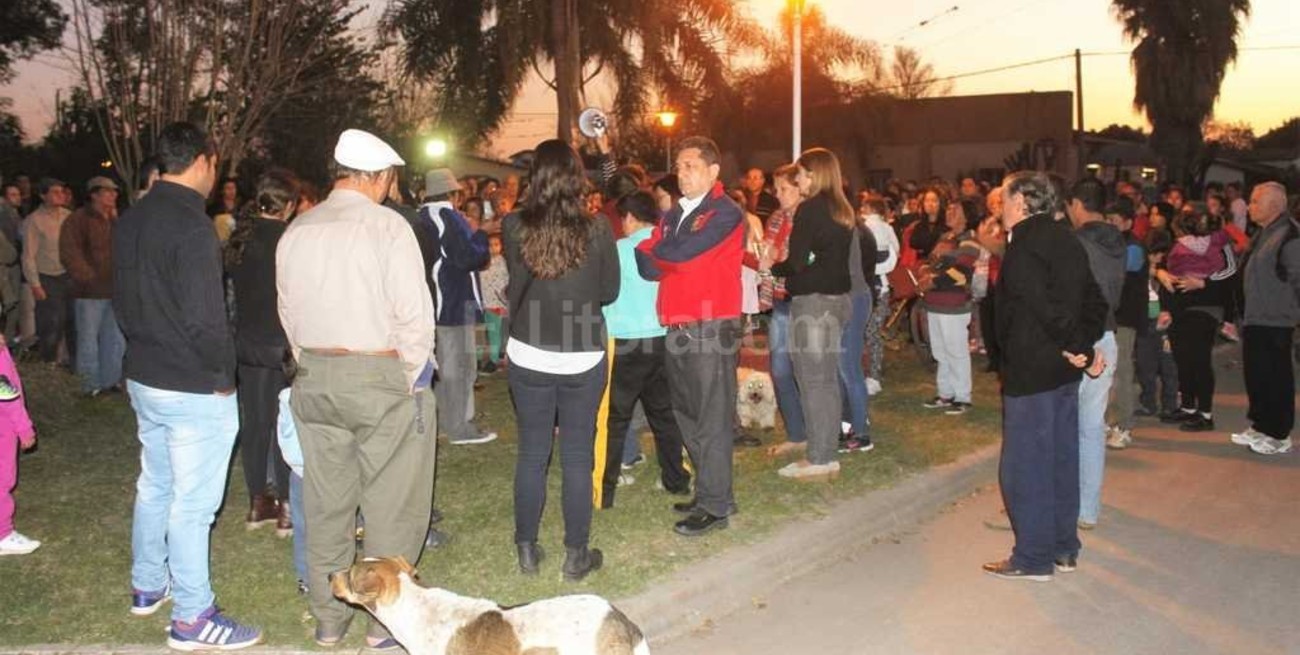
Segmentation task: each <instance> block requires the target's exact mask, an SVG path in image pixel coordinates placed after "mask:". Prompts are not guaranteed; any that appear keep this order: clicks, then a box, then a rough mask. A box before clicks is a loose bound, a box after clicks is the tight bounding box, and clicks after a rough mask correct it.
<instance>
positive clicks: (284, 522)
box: [275, 498, 293, 539]
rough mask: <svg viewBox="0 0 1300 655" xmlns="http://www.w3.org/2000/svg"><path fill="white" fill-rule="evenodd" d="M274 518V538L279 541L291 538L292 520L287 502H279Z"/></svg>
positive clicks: (286, 500)
mask: <svg viewBox="0 0 1300 655" xmlns="http://www.w3.org/2000/svg"><path fill="white" fill-rule="evenodd" d="M278 504H279V511H278V512H276V517H275V536H277V537H280V538H281V539H284V538H287V537H292V536H293V519H292V518H291V517H290V516H289V500H288V499H287V498H286V499H285V500H282V501H280V502H279V503H278Z"/></svg>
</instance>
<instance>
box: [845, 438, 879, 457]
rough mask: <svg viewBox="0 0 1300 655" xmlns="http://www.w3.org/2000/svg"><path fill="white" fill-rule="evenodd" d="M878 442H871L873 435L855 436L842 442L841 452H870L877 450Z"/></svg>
mask: <svg viewBox="0 0 1300 655" xmlns="http://www.w3.org/2000/svg"><path fill="white" fill-rule="evenodd" d="M875 448H876V444H874V443H871V437H868V436H866V435H862V436H860V437H858V436H854V437H849V438H848V439H845V440H844V441H841V442H840V447H839V452H841V453H868V452H871V451H872V450H875Z"/></svg>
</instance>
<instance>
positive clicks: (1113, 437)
mask: <svg viewBox="0 0 1300 655" xmlns="http://www.w3.org/2000/svg"><path fill="white" fill-rule="evenodd" d="M1131 443H1133V433H1132V432H1131V431H1129V430H1122V429H1120V428H1117V427H1115V428H1111V429H1110V434H1109V435H1108V436H1107V437H1106V447H1107V448H1110V449H1112V450H1124V449H1125V448H1128V446H1129V444H1131Z"/></svg>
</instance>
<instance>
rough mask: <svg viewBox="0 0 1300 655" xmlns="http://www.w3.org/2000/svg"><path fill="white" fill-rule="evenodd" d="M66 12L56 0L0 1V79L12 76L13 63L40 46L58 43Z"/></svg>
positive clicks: (27, 55)
mask: <svg viewBox="0 0 1300 655" xmlns="http://www.w3.org/2000/svg"><path fill="white" fill-rule="evenodd" d="M67 23H68V16H67V15H66V14H64V13H63V9H62V8H61V7H59V3H58V2H56V0H5V1H4V2H3V3H0V83H3V82H8V81H9V80H10V79H12V78H13V65H14V63H15V62H17V61H18V60H20V59H26V58H28V57H31V56H33V55H35V54H36V53H38V52H40V51H42V50H50V49H52V48H57V47H59V40H60V39H61V38H63V28H64V27H65V26H66V25H67Z"/></svg>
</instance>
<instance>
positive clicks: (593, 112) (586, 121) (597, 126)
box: [578, 107, 609, 139]
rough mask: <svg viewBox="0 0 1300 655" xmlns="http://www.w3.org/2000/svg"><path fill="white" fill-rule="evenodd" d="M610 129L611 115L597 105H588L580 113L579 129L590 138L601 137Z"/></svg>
mask: <svg viewBox="0 0 1300 655" xmlns="http://www.w3.org/2000/svg"><path fill="white" fill-rule="evenodd" d="M608 129H609V117H608V116H606V115H605V112H603V111H601V110H600V109H597V108H596V107H588V108H586V109H584V110H582V113H581V114H578V131H579V132H582V135H583V136H585V137H587V138H588V139H599V138H600V137H602V136H604V135H605V131H606V130H608Z"/></svg>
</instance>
